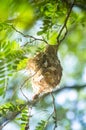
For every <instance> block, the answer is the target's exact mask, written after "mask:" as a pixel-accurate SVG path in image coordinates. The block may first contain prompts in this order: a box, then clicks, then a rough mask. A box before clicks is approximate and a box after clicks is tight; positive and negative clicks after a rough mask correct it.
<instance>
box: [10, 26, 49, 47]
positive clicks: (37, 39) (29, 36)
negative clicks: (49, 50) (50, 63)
mask: <svg viewBox="0 0 86 130" xmlns="http://www.w3.org/2000/svg"><path fill="white" fill-rule="evenodd" d="M10 26H11V27H12V29H13V30H15V31H16V32H17V33H19V34H21V35H22V36H23V37H25V38H31V39H33V41H32V42H34V41H42V42H45V43H46V44H48V42H47V41H46V40H45V39H40V38H36V37H33V36H31V35H26V34H24V33H22V32H21V31H19V30H17V29H16V28H15V27H14V26H13V25H10ZM25 45H26V44H25ZM25 45H23V46H25Z"/></svg>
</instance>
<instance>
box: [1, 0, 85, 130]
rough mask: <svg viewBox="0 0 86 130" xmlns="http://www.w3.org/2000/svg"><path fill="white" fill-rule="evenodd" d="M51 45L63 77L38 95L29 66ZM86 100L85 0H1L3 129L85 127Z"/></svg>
mask: <svg viewBox="0 0 86 130" xmlns="http://www.w3.org/2000/svg"><path fill="white" fill-rule="evenodd" d="M47 44H49V45H57V46H59V48H58V57H59V59H60V62H61V66H62V68H63V71H62V79H61V82H60V84H59V87H57V88H56V90H54V91H53V92H52V93H51V94H49V93H45V94H43V95H41V96H40V97H37V98H36V99H33V95H34V93H33V90H32V87H31V86H32V85H31V82H30V79H31V77H30V75H29V72H28V70H27V64H28V62H29V59H30V58H32V57H34V56H35V55H36V54H37V53H38V52H42V51H43V50H44V49H45V48H46V46H47ZM51 53H52V52H51ZM50 58H51V57H50ZM85 100H86V0H0V130H11V129H12V130H85V129H86V101H85Z"/></svg>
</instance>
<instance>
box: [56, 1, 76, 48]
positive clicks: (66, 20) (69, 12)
mask: <svg viewBox="0 0 86 130" xmlns="http://www.w3.org/2000/svg"><path fill="white" fill-rule="evenodd" d="M73 6H74V1H73V3H72V4H71V6H70V9H69V11H68V13H67V16H66V18H65V21H64V24H63V26H62V28H61V30H60V32H59V34H58V37H57V43H58V44H57V47H58V46H59V45H60V43H61V42H62V41H63V40H64V38H65V36H66V34H67V22H68V19H69V17H70V14H71V11H72V8H73ZM64 28H65V29H66V32H65V34H64V36H63V38H62V39H59V38H60V36H61V34H62V31H63V30H64Z"/></svg>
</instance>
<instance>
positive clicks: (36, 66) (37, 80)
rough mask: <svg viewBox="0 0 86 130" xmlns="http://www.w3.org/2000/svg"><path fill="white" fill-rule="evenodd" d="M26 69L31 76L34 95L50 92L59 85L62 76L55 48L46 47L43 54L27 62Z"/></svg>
mask: <svg viewBox="0 0 86 130" xmlns="http://www.w3.org/2000/svg"><path fill="white" fill-rule="evenodd" d="M27 68H28V69H29V70H30V74H31V75H33V76H32V78H31V82H32V87H33V90H34V92H35V95H39V94H42V93H47V92H51V91H52V90H53V89H54V88H56V86H57V85H58V84H59V82H60V80H61V76H62V67H61V64H60V61H59V59H58V57H57V48H56V46H51V45H48V46H47V47H46V50H45V51H44V52H40V53H38V54H37V55H36V56H35V57H34V58H32V59H30V60H29V62H28V65H27Z"/></svg>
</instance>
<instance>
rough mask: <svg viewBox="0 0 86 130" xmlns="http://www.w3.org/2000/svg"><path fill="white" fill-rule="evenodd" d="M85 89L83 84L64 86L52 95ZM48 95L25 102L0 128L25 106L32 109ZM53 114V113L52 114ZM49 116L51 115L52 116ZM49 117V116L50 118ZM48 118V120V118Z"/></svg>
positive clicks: (85, 85)
mask: <svg viewBox="0 0 86 130" xmlns="http://www.w3.org/2000/svg"><path fill="white" fill-rule="evenodd" d="M85 87H86V84H84V85H74V86H64V87H62V88H59V89H57V90H56V91H54V92H52V93H54V94H57V93H59V92H61V91H63V90H66V89H76V90H80V89H82V88H85ZM49 94H50V93H46V94H44V95H42V96H40V97H37V98H36V99H34V100H31V101H30V100H28V101H27V102H25V103H24V104H22V106H21V109H20V110H19V111H18V112H16V113H15V112H13V115H12V116H11V118H10V119H8V118H7V121H6V122H4V123H3V124H2V125H1V126H0V128H3V127H4V126H6V125H7V124H8V123H9V122H10V121H12V120H14V119H15V117H16V116H17V115H19V114H20V113H21V111H22V110H23V109H24V108H25V107H26V106H27V105H29V107H32V106H35V104H36V103H38V101H39V100H42V99H43V98H45V97H46V96H48V95H49ZM52 114H53V113H52ZM52 114H51V115H52ZM50 117H51V116H50ZM50 117H49V118H50ZM0 130H1V129H0Z"/></svg>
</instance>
